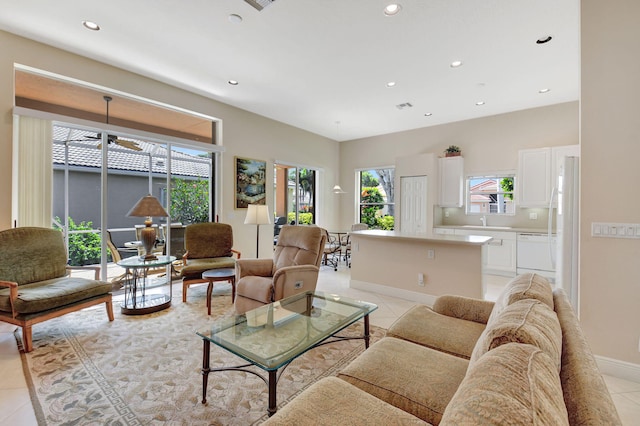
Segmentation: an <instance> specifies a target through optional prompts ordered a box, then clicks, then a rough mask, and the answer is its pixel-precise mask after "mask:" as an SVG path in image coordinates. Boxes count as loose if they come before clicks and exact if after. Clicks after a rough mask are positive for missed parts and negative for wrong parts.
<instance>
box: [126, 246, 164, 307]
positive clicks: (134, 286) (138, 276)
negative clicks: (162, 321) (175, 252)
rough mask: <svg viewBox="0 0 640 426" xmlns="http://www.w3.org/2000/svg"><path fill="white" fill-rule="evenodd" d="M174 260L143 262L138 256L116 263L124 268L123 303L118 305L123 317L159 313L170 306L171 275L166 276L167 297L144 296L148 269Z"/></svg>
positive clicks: (157, 295) (162, 257)
mask: <svg viewBox="0 0 640 426" xmlns="http://www.w3.org/2000/svg"><path fill="white" fill-rule="evenodd" d="M175 260H176V257H175V256H158V258H157V259H152V260H144V259H141V258H140V257H139V256H133V257H128V258H126V259H122V260H121V261H120V262H118V265H119V266H121V267H123V268H125V269H126V272H125V288H124V301H123V302H122V304H121V305H120V309H121V312H122V313H123V314H125V315H144V314H149V313H151V312H157V311H161V310H163V309H166V308H168V307H169V306H171V299H172V298H173V289H172V285H171V274H170V273H169V274H167V283H168V284H169V295H168V296H167V295H166V294H152V295H148V294H146V287H147V285H146V284H147V276H148V272H149V269H150V268H157V267H160V266H166V265H170V264H171V263H172V262H174V261H175Z"/></svg>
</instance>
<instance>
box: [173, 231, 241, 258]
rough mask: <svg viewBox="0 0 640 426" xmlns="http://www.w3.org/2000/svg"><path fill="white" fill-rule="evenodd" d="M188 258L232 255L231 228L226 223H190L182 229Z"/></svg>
mask: <svg viewBox="0 0 640 426" xmlns="http://www.w3.org/2000/svg"><path fill="white" fill-rule="evenodd" d="M184 233H185V236H184V244H185V249H186V250H187V251H188V252H189V259H206V258H215V257H230V256H232V255H233V252H232V251H231V248H232V247H233V229H232V227H231V225H229V224H227V223H217V222H216V223H213V222H203V223H192V224H191V225H188V226H187V227H186V228H185V229H184Z"/></svg>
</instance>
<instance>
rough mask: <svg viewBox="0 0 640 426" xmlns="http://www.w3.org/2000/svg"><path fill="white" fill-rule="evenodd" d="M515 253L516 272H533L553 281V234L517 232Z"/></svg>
mask: <svg viewBox="0 0 640 426" xmlns="http://www.w3.org/2000/svg"><path fill="white" fill-rule="evenodd" d="M516 253H517V255H516V269H517V272H518V274H525V273H527V272H535V273H538V274H540V275H542V276H544V277H546V278H547V279H548V280H549V281H550V282H552V283H553V282H555V278H556V272H555V269H556V268H555V266H554V263H555V259H556V236H555V235H551V237H549V235H548V234H546V233H528V232H521V233H518V239H517V246H516ZM552 257H553V261H552Z"/></svg>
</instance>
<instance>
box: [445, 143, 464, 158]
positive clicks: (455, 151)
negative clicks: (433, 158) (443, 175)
mask: <svg viewBox="0 0 640 426" xmlns="http://www.w3.org/2000/svg"><path fill="white" fill-rule="evenodd" d="M461 154H462V151H461V150H460V147H459V146H455V145H449V148H447V149H445V150H444V156H445V157H458V156H460V155H461Z"/></svg>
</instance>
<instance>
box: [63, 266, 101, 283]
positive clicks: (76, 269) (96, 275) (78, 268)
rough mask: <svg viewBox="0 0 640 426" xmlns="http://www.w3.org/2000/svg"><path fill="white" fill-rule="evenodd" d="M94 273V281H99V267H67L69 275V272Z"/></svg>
mask: <svg viewBox="0 0 640 426" xmlns="http://www.w3.org/2000/svg"><path fill="white" fill-rule="evenodd" d="M87 270H89V271H94V274H93V276H94V278H93V279H94V280H96V281H97V280H99V279H100V267H99V266H93V265H87V266H69V265H67V274H70V273H71V271H87Z"/></svg>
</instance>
